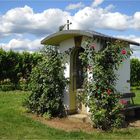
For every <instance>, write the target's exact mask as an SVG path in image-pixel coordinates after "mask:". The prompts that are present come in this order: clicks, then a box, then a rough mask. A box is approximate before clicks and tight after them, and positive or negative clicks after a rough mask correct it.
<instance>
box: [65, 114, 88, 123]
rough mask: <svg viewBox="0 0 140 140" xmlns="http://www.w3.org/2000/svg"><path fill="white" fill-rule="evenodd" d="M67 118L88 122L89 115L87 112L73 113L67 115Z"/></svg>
mask: <svg viewBox="0 0 140 140" xmlns="http://www.w3.org/2000/svg"><path fill="white" fill-rule="evenodd" d="M68 119H69V120H71V121H74V122H82V123H83V122H84V123H85V122H86V123H89V122H90V119H89V116H88V115H87V114H74V115H69V116H68Z"/></svg>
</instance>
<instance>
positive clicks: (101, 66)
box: [81, 40, 131, 130]
mask: <svg viewBox="0 0 140 140" xmlns="http://www.w3.org/2000/svg"><path fill="white" fill-rule="evenodd" d="M95 48H96V46H95V45H94V42H92V41H90V40H89V41H87V42H85V51H84V53H82V54H81V59H82V61H83V63H84V65H85V69H87V67H88V68H90V69H89V70H86V71H85V72H86V73H87V75H86V78H85V82H84V86H83V87H84V93H83V94H81V96H83V97H82V98H83V99H84V100H83V103H85V105H86V106H88V107H89V108H90V112H91V120H92V122H93V126H94V127H97V128H100V129H103V130H108V129H110V128H112V127H121V126H122V124H123V119H124V117H123V116H122V115H121V113H120V110H121V109H122V108H123V106H122V105H121V104H120V103H119V99H120V94H119V93H118V92H117V91H116V89H115V85H116V80H117V75H116V74H115V70H116V71H117V70H118V68H119V66H120V64H121V63H124V62H123V61H124V60H125V59H126V58H128V57H129V56H130V54H131V50H130V49H129V47H128V44H127V43H125V42H120V41H116V42H112V43H107V44H106V45H105V46H104V48H103V49H102V50H100V51H98V52H97V51H96V50H95Z"/></svg>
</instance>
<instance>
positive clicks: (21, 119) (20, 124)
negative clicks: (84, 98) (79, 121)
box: [0, 91, 140, 140]
mask: <svg viewBox="0 0 140 140" xmlns="http://www.w3.org/2000/svg"><path fill="white" fill-rule="evenodd" d="M26 96H28V92H21V91H9V92H0V139H9V140H11V139H14V140H17V139H20V140H22V139H37V140H40V139H45V140H57V139H61V140H63V139H66V140H79V139H93V140H96V139H97V140H99V139H113V140H114V139H116V140H117V139H121V140H122V139H129V140H130V139H138V138H140V129H138V128H127V129H122V130H114V131H110V132H101V131H94V132H93V133H91V134H87V133H85V132H82V131H79V132H65V131H62V130H57V129H54V128H50V127H48V126H47V125H44V124H42V123H40V122H38V121H35V120H33V119H31V118H28V117H27V116H25V112H24V108H23V107H22V101H23V100H24V98H25V97H26Z"/></svg>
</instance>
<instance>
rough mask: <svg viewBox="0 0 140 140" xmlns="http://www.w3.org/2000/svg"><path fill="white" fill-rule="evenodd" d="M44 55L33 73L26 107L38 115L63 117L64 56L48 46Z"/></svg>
mask: <svg viewBox="0 0 140 140" xmlns="http://www.w3.org/2000/svg"><path fill="white" fill-rule="evenodd" d="M42 55H43V59H42V61H41V62H40V63H38V64H37V66H36V67H35V68H34V69H33V71H32V73H31V77H30V78H31V81H30V87H31V91H32V93H31V95H30V96H29V98H28V99H27V100H26V101H25V106H26V107H27V108H28V109H29V111H31V112H33V113H36V114H40V115H43V114H44V116H45V114H49V116H51V117H56V116H59V117H62V116H63V115H64V106H63V92H64V88H65V85H66V79H65V77H64V66H63V64H62V55H61V54H60V53H59V52H58V51H57V48H56V47H53V46H46V47H45V49H44V51H43V54H42Z"/></svg>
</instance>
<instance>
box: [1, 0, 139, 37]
mask: <svg viewBox="0 0 140 140" xmlns="http://www.w3.org/2000/svg"><path fill="white" fill-rule="evenodd" d="M94 2H96V3H98V4H99V3H100V4H101V2H103V1H100V0H98V1H94ZM94 2H93V3H94ZM81 4H82V3H81ZM112 8H113V5H109V6H107V7H106V8H99V7H94V8H93V7H84V8H83V9H80V10H79V11H77V12H76V13H75V14H74V15H71V13H70V12H67V11H63V10H61V9H47V10H44V11H42V12H40V13H36V12H34V11H33V9H32V8H31V7H29V6H24V7H18V8H14V9H11V10H9V11H7V12H6V13H5V14H4V15H0V37H5V36H10V35H14V34H16V35H24V34H27V33H28V34H32V35H36V36H39V37H42V36H44V35H47V34H50V33H52V32H56V31H58V27H59V26H60V25H63V24H65V23H66V21H67V19H69V20H70V21H71V22H72V25H71V26H70V29H82V30H86V29H87V30H96V29H112V30H127V29H136V30H140V12H136V13H134V14H133V15H132V16H128V15H126V14H122V13H120V12H112V11H111V10H112Z"/></svg>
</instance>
